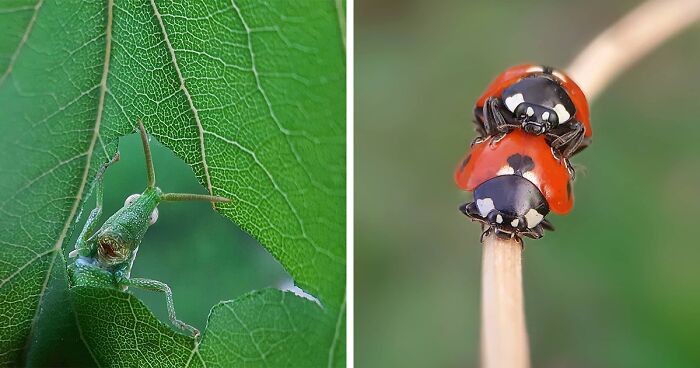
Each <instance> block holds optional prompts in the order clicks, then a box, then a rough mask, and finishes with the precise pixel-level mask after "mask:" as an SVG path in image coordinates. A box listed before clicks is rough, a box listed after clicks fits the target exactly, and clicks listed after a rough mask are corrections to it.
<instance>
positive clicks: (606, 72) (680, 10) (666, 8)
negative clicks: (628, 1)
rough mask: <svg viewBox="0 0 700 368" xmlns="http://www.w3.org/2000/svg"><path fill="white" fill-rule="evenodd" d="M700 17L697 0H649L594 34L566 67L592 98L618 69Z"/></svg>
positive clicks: (617, 72)
mask: <svg viewBox="0 0 700 368" xmlns="http://www.w3.org/2000/svg"><path fill="white" fill-rule="evenodd" d="M698 19H700V0H649V1H646V2H644V3H643V4H642V5H640V6H639V7H637V8H636V9H634V10H632V11H631V12H629V13H628V14H627V15H625V16H624V17H623V18H622V19H620V20H618V21H617V22H616V23H615V24H613V25H612V26H610V27H608V29H606V30H605V31H604V32H603V33H601V34H600V35H598V37H596V38H595V39H594V40H593V42H591V43H589V44H588V46H587V47H586V48H585V49H584V50H583V51H582V52H580V53H579V54H578V56H577V57H576V59H574V61H573V62H572V63H571V65H570V66H569V67H568V68H567V69H566V70H567V71H568V73H569V75H570V76H571V77H572V78H573V80H574V81H576V83H578V85H579V86H580V87H581V89H583V92H584V93H585V94H586V97H587V98H588V101H589V102H590V101H591V100H594V99H595V98H596V97H597V96H598V94H599V93H600V92H601V91H602V90H603V89H605V87H606V86H607V85H608V84H609V83H610V82H611V81H612V80H613V79H615V78H616V77H617V76H618V75H619V74H620V73H621V72H622V71H624V70H625V69H627V68H628V67H629V66H630V65H632V64H633V63H634V62H636V61H637V60H639V59H640V58H642V57H643V56H644V55H646V54H647V53H649V52H650V51H651V50H653V49H655V48H656V47H658V46H659V45H660V44H661V43H663V42H664V41H666V40H667V39H669V38H670V37H672V36H673V35H675V34H678V33H679V32H680V31H682V30H683V29H684V28H686V27H688V26H689V25H691V24H692V23H693V22H695V21H697V20H698Z"/></svg>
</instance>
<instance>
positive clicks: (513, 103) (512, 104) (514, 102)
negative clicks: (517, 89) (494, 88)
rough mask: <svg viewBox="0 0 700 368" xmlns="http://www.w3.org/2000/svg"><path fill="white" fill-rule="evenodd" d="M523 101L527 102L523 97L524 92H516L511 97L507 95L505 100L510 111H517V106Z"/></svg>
mask: <svg viewBox="0 0 700 368" xmlns="http://www.w3.org/2000/svg"><path fill="white" fill-rule="evenodd" d="M523 102H525V98H523V94H522V93H516V94H514V95H512V96H510V97H506V100H505V103H506V107H507V108H508V110H510V112H515V108H516V107H518V105H520V104H521V103H523Z"/></svg>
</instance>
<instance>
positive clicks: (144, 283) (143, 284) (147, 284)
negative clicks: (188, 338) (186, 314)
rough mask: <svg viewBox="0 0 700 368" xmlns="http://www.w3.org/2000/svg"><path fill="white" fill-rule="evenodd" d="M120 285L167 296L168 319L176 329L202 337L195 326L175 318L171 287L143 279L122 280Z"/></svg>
mask: <svg viewBox="0 0 700 368" xmlns="http://www.w3.org/2000/svg"><path fill="white" fill-rule="evenodd" d="M119 284H121V285H123V286H131V287H135V288H139V289H144V290H150V291H159V292H161V293H164V294H165V300H166V303H167V306H168V318H170V322H172V324H173V325H175V327H177V328H179V329H181V330H184V331H189V332H190V333H191V334H192V336H194V337H195V338H198V337H199V336H200V333H199V330H198V329H196V328H195V327H193V326H190V325H188V324H187V323H185V322H182V321H180V320H179V319H177V317H176V316H175V304H174V303H173V292H172V290H170V286H168V284H166V283H164V282H160V281H157V280H151V279H142V278H133V279H130V278H121V280H119Z"/></svg>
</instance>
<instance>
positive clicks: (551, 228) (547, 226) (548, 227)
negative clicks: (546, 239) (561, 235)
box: [539, 219, 554, 231]
mask: <svg viewBox="0 0 700 368" xmlns="http://www.w3.org/2000/svg"><path fill="white" fill-rule="evenodd" d="M539 225H541V226H542V228H544V229H545V230H549V231H554V225H552V223H551V222H549V220H547V219H543V220H542V221H541V222H540V223H539Z"/></svg>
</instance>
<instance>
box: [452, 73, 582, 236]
mask: <svg viewBox="0 0 700 368" xmlns="http://www.w3.org/2000/svg"><path fill="white" fill-rule="evenodd" d="M474 116H475V123H476V125H477V128H476V129H477V132H478V133H479V134H480V135H481V136H480V137H478V138H477V139H475V140H474V142H473V143H472V147H471V152H470V153H469V155H467V157H466V158H465V159H464V161H463V162H462V164H461V165H460V166H459V168H458V169H457V172H456V174H455V180H456V182H457V185H458V186H459V187H460V188H462V189H464V190H467V191H473V192H474V201H473V202H468V203H465V204H464V205H462V206H461V207H460V210H461V211H462V212H463V213H464V214H465V215H467V216H469V217H470V218H472V219H474V220H476V221H479V222H481V223H483V224H484V228H485V229H486V231H485V232H484V234H486V233H487V232H488V231H491V230H493V231H494V232H495V233H496V235H499V236H504V237H511V238H513V237H519V236H528V237H531V238H535V239H537V238H541V237H542V235H543V233H544V230H545V229H546V230H553V227H552V225H551V223H550V222H549V221H547V220H546V219H545V216H546V215H547V214H548V213H549V211H550V210H551V211H553V212H555V213H558V214H566V213H568V212H569V211H570V210H571V208H572V206H573V193H572V190H573V189H572V180H573V178H574V170H573V168H572V167H571V165H570V163H569V160H568V159H569V157H571V156H572V155H574V154H576V153H577V152H580V151H581V150H582V149H584V148H586V146H588V144H589V143H590V139H591V125H590V121H589V112H588V102H587V101H586V97H585V96H584V94H583V91H581V89H580V88H579V87H578V85H576V83H574V82H573V81H572V80H571V79H570V78H569V77H568V76H567V75H565V74H564V73H562V72H560V71H557V70H554V69H552V68H549V67H543V66H537V65H519V66H515V67H512V68H510V69H508V70H506V71H505V72H503V73H502V74H501V75H499V76H498V77H497V78H496V80H494V81H493V82H492V83H491V85H489V87H488V88H487V89H486V92H485V93H484V94H483V95H482V96H481V98H479V100H478V101H477V103H476V107H475V108H474Z"/></svg>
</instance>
